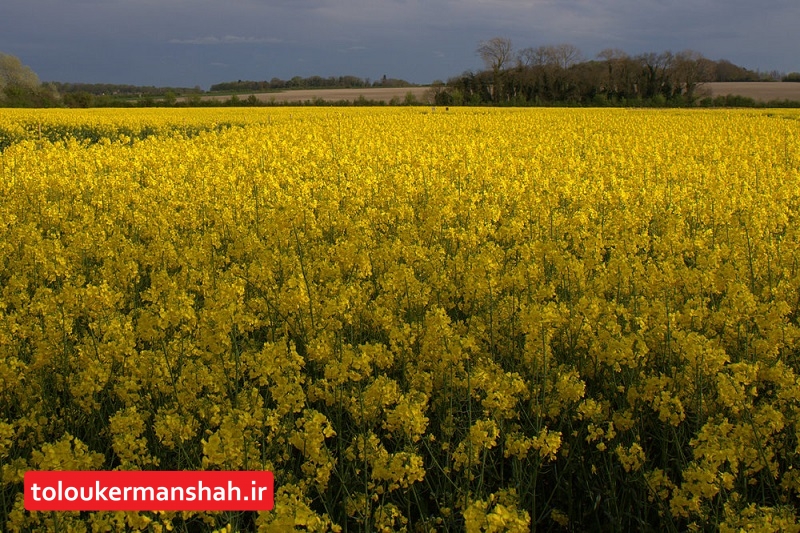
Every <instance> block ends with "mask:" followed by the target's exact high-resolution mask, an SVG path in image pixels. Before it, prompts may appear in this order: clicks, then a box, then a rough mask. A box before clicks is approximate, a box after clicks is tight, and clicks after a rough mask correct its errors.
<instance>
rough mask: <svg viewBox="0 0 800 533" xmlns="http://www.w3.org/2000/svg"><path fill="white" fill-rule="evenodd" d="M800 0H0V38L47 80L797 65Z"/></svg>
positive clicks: (183, 81) (164, 81) (178, 82)
mask: <svg viewBox="0 0 800 533" xmlns="http://www.w3.org/2000/svg"><path fill="white" fill-rule="evenodd" d="M798 27H800V0H760V1H758V2H754V1H752V0H533V1H521V0H428V1H422V0H227V1H225V0H215V1H212V0H0V52H3V53H6V54H12V55H15V56H17V57H19V58H20V60H21V61H22V62H23V63H24V64H26V65H28V66H30V67H31V68H32V69H33V70H34V71H35V72H36V73H37V74H38V75H39V77H40V78H41V79H42V80H43V81H64V82H89V83H125V84H134V85H156V86H167V85H169V86H182V87H192V86H195V85H199V86H201V87H203V88H204V89H208V87H209V86H210V85H211V84H213V83H219V82H223V81H231V80H238V79H242V80H269V79H271V78H273V77H278V78H283V79H289V78H291V77H292V76H311V75H321V76H338V75H354V76H359V77H362V78H365V77H369V78H371V79H373V80H375V79H379V78H380V77H381V76H383V75H386V76H388V77H390V78H403V79H406V80H409V81H412V82H415V83H430V82H431V81H433V80H435V79H442V80H446V79H447V78H448V77H450V76H455V75H457V74H460V73H461V72H463V71H465V70H476V69H480V68H482V65H481V62H480V59H479V58H478V56H477V54H476V53H475V49H476V47H477V45H478V42H479V41H481V40H485V39H490V38H492V37H497V36H502V37H507V38H510V39H511V41H512V43H513V45H514V48H515V50H519V49H522V48H525V47H529V46H533V47H536V46H540V45H548V44H560V43H570V44H574V45H576V46H577V47H579V48H580V49H581V52H582V53H583V56H584V57H585V58H594V57H595V56H596V55H597V53H598V52H600V51H601V50H602V49H604V48H619V49H621V50H624V51H625V52H627V53H629V54H632V55H635V54H639V53H642V52H663V51H665V50H671V51H673V52H678V51H680V50H683V49H687V48H691V49H694V50H697V51H699V52H701V53H702V54H703V55H705V56H706V57H709V58H711V59H728V60H730V61H732V62H734V63H736V64H738V65H741V66H744V67H747V68H750V69H753V70H755V69H760V70H762V71H771V70H779V71H783V72H791V71H800V31H798Z"/></svg>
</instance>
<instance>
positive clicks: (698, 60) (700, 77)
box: [673, 50, 715, 104]
mask: <svg viewBox="0 0 800 533" xmlns="http://www.w3.org/2000/svg"><path fill="white" fill-rule="evenodd" d="M714 68H715V64H714V62H713V61H711V60H709V59H706V58H705V57H703V54H701V53H700V52H697V51H695V50H683V51H682V52H678V53H677V54H676V55H675V62H674V65H673V70H674V76H675V79H676V81H677V83H678V87H679V90H680V91H681V92H682V94H684V95H685V97H686V101H687V103H690V104H691V103H692V102H693V101H694V97H695V92H696V90H697V88H698V87H699V86H700V85H701V84H703V83H705V82H709V81H712V80H713V79H714Z"/></svg>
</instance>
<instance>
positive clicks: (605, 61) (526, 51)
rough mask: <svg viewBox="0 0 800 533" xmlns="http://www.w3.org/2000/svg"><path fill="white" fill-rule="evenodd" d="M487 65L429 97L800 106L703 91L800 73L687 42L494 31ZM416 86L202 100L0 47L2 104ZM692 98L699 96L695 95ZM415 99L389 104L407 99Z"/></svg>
mask: <svg viewBox="0 0 800 533" xmlns="http://www.w3.org/2000/svg"><path fill="white" fill-rule="evenodd" d="M477 53H478V55H479V56H480V57H481V58H482V59H483V61H484V64H485V67H486V68H485V70H482V71H478V72H472V71H467V72H464V73H463V74H461V75H460V76H456V77H453V78H450V79H449V80H447V82H446V83H445V82H441V81H438V82H434V83H433V85H432V87H431V99H432V101H433V103H435V104H436V105H593V106H600V105H619V106H629V105H630V106H633V105H652V106H665V105H697V104H700V105H713V106H740V107H744V106H757V105H769V106H773V107H775V106H795V107H797V106H800V102H768V103H767V104H760V103H757V102H755V101H754V100H753V99H750V98H744V97H740V96H720V97H716V98H713V99H712V98H710V97H703V95H701V94H700V92H699V88H700V87H701V86H702V84H703V83H705V82H708V81H766V80H776V79H782V80H783V81H800V73H797V72H793V73H790V74H788V75H782V74H780V73H777V72H771V73H762V72H758V71H752V70H748V69H746V68H743V67H740V66H737V65H735V64H733V63H731V62H730V61H727V60H718V61H712V60H710V59H708V58H706V57H704V56H703V55H702V54H700V53H699V52H695V51H692V50H684V51H681V52H678V53H672V52H670V51H667V52H661V53H645V54H639V55H635V56H632V55H628V54H627V53H625V52H624V51H621V50H618V49H606V50H603V51H602V52H600V53H599V54H597V56H596V57H595V58H594V59H590V60H586V59H584V58H583V56H582V54H581V51H580V50H579V49H578V48H577V47H575V46H573V45H571V44H560V45H547V46H539V47H536V48H532V47H528V48H523V49H521V50H514V48H513V46H512V43H511V41H510V40H509V39H506V38H502V37H495V38H493V39H490V40H488V41H483V42H481V43H480V44H479V45H478V48H477ZM411 86H413V84H411V83H409V82H407V81H405V80H401V79H395V78H387V77H386V76H383V77H382V78H381V79H380V80H376V81H370V79H369V78H359V77H356V76H338V77H334V76H330V77H322V76H310V77H306V78H303V77H300V76H295V77H293V78H291V79H290V80H282V79H280V78H272V79H271V80H270V81H242V80H238V81H235V82H225V83H219V84H216V85H212V86H211V91H212V92H216V93H219V92H230V93H232V96H231V98H230V101H227V102H220V101H218V100H216V101H214V100H208V99H203V98H202V95H203V94H206V93H205V92H204V91H203V90H202V89H201V88H200V87H194V88H180V87H178V88H174V87H152V86H147V87H143V86H134V85H117V84H97V83H95V84H89V83H59V82H48V83H42V82H41V81H40V80H39V78H38V76H37V75H36V73H34V72H33V70H31V69H30V68H29V67H28V66H26V65H24V64H22V62H21V61H20V60H19V59H18V58H16V57H14V56H12V55H8V54H3V53H0V107H126V106H128V107H131V106H203V105H235V106H238V105H273V104H270V103H269V102H264V101H262V100H259V99H257V98H255V96H253V97H251V98H248V99H240V98H238V96H237V94H236V93H240V92H250V91H252V92H266V91H270V90H286V89H322V88H369V87H411ZM698 100H699V101H698ZM381 103H382V102H373V101H372V100H367V99H365V98H362V99H361V100H359V101H356V102H347V101H341V102H329V101H325V100H322V99H321V98H317V99H315V100H312V101H309V102H307V104H308V105H334V104H335V105H372V104H375V105H377V104H381ZM417 103H419V102H416V101H415V100H414V98H413V97H412V98H408V96H407V97H406V98H405V99H402V100H401V99H397V101H395V102H391V103H390V104H395V105H414V104H417Z"/></svg>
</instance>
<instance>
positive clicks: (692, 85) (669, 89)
mask: <svg viewBox="0 0 800 533" xmlns="http://www.w3.org/2000/svg"><path fill="white" fill-rule="evenodd" d="M477 53H478V55H479V56H480V57H481V59H482V60H483V62H484V65H485V67H486V68H485V70H481V71H478V72H471V71H467V72H465V73H463V74H461V75H460V76H456V77H454V78H450V79H449V80H448V81H447V83H446V84H445V83H439V84H437V87H436V96H435V97H436V102H437V103H438V104H440V105H464V104H473V105H486V104H494V105H556V104H558V105H636V104H640V105H647V104H649V105H693V104H696V103H697V100H698V98H699V97H700V96H701V95H700V93H699V91H698V89H699V88H700V87H701V86H702V84H703V83H706V82H712V81H771V80H775V79H781V78H783V79H785V80H786V81H792V80H793V79H794V78H795V77H796V76H798V74H797V73H792V74H790V75H788V76H781V74H780V73H776V72H772V73H769V74H763V73H760V72H755V71H751V70H748V69H746V68H743V67H740V66H737V65H734V64H733V63H731V62H730V61H727V60H719V61H713V60H710V59H708V58H706V57H704V56H703V55H702V54H701V53H699V52H697V51H694V50H683V51H681V52H677V53H673V52H671V51H665V52H661V53H643V54H639V55H629V54H627V53H626V52H624V51H622V50H619V49H612V48H609V49H606V50H603V51H601V52H600V53H599V54H597V56H596V57H595V58H594V59H588V60H587V59H584V57H583V55H582V53H581V51H580V49H578V48H577V47H576V46H574V45H571V44H559V45H546V46H539V47H535V48H534V47H528V48H523V49H521V50H514V48H513V46H512V43H511V40H510V39H507V38H504V37H495V38H493V39H490V40H488V41H482V42H480V43H479V45H478V48H477ZM705 103H708V102H705ZM753 103H754V102H753Z"/></svg>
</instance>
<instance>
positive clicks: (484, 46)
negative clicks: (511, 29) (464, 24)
mask: <svg viewBox="0 0 800 533" xmlns="http://www.w3.org/2000/svg"><path fill="white" fill-rule="evenodd" d="M477 52H478V55H479V56H481V59H482V60H483V62H484V64H485V65H486V67H487V68H489V69H491V70H492V73H493V74H494V81H493V90H492V94H493V96H494V99H495V101H499V100H500V98H501V96H502V95H501V92H502V89H501V87H502V79H501V77H502V72H503V69H505V68H506V67H507V66H508V65H509V63H510V62H511V60H512V59H513V57H514V56H513V46H512V45H511V39H507V38H505V37H494V38H492V39H489V40H488V41H481V42H480V43H479V44H478V49H477Z"/></svg>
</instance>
